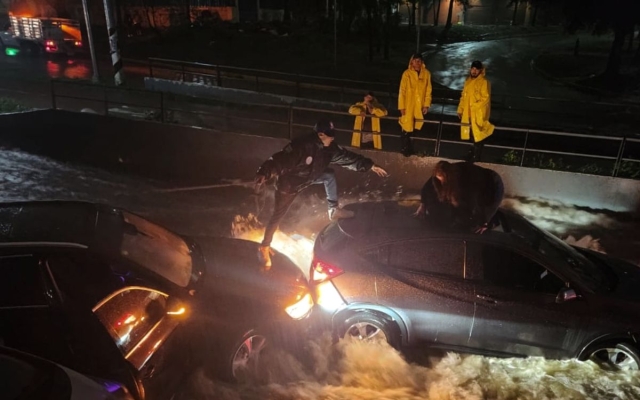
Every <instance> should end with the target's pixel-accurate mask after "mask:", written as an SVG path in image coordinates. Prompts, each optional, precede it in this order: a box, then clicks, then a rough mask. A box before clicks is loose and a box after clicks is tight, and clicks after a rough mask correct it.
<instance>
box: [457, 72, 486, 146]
mask: <svg viewBox="0 0 640 400" xmlns="http://www.w3.org/2000/svg"><path fill="white" fill-rule="evenodd" d="M458 114H461V115H462V120H461V122H462V123H463V124H470V126H469V125H466V126H465V125H463V126H462V127H461V128H460V139H462V140H469V139H470V135H469V133H470V132H469V131H471V133H473V139H474V140H475V141H476V142H480V141H483V140H484V139H486V138H488V137H489V136H491V134H493V130H494V129H495V126H493V125H492V124H491V123H490V122H489V115H490V114H491V84H490V83H489V81H488V80H487V78H486V77H485V69H482V71H481V72H480V75H478V77H477V78H472V77H468V78H467V80H466V81H465V82H464V88H463V89H462V95H461V96H460V104H459V105H458Z"/></svg>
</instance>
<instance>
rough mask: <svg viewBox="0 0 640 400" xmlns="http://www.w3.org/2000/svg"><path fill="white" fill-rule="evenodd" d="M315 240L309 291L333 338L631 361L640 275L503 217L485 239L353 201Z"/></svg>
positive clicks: (635, 358) (639, 361) (619, 363)
mask: <svg viewBox="0 0 640 400" xmlns="http://www.w3.org/2000/svg"><path fill="white" fill-rule="evenodd" d="M347 208H349V209H351V210H352V211H354V212H355V218H353V219H345V220H340V221H337V222H334V223H331V224H329V225H328V226H327V227H325V229H324V230H323V231H322V232H321V233H320V234H319V235H318V238H317V240H316V242H315V248H314V260H313V263H312V265H311V270H310V277H309V280H310V284H311V285H312V286H313V287H314V292H315V297H316V299H317V303H318V305H319V306H320V307H322V308H324V309H325V310H327V312H328V313H329V314H330V316H331V320H332V326H333V328H334V330H335V332H336V333H337V334H338V335H339V336H340V337H350V336H351V337H356V338H360V339H374V338H380V339H382V340H386V341H387V342H389V343H390V344H391V345H393V346H395V347H397V348H403V347H424V348H437V349H444V350H450V351H458V352H464V353H475V354H484V355H491V356H511V357H512V356H542V357H545V358H550V359H565V358H577V359H580V360H586V359H590V360H593V361H595V362H597V363H599V364H600V365H603V366H608V367H612V368H614V369H616V368H617V369H631V370H637V369H638V368H639V365H640V358H639V352H638V343H637V340H638V339H640V291H639V290H638V288H639V287H640V268H638V266H636V265H633V264H630V263H627V262H625V261H621V260H617V259H614V258H612V257H608V256H606V255H604V254H600V253H596V252H593V251H590V250H585V249H581V248H574V247H571V246H569V245H567V244H566V243H564V242H563V241H561V240H559V239H558V238H556V237H554V236H553V235H551V234H549V233H547V232H545V231H543V230H541V229H539V228H537V227H535V226H534V225H532V224H531V223H530V222H528V221H527V220H526V219H524V218H523V217H521V216H519V215H517V214H516V213H514V212H512V211H508V210H504V209H501V210H500V211H499V212H498V215H497V216H498V220H499V226H498V227H496V228H495V229H493V230H491V231H487V232H485V233H484V234H482V235H479V234H474V233H471V232H461V231H454V230H446V229H442V228H440V227H438V226H436V225H434V223H433V222H432V221H430V220H429V219H427V220H419V219H416V218H414V217H413V216H412V214H411V213H412V211H411V210H409V209H408V208H407V207H403V206H401V205H399V204H397V203H395V202H383V203H361V204H353V205H350V206H348V207H347Z"/></svg>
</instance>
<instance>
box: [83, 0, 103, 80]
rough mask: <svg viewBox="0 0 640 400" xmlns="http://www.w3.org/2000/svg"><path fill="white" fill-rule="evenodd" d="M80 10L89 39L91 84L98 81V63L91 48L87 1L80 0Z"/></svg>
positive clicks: (91, 39)
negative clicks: (82, 12)
mask: <svg viewBox="0 0 640 400" xmlns="http://www.w3.org/2000/svg"><path fill="white" fill-rule="evenodd" d="M82 10H83V11H84V23H85V24H86V25H87V39H89V52H90V53H91V67H92V68H93V77H92V78H91V80H92V81H93V83H98V82H99V81H100V75H99V73H98V62H97V61H96V50H95V48H94V47H93V32H92V31H91V16H90V15H89V7H88V6H87V0H82Z"/></svg>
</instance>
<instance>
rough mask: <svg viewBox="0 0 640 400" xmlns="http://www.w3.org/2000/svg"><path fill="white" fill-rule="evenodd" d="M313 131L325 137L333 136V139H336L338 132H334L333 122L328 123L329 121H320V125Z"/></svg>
mask: <svg viewBox="0 0 640 400" xmlns="http://www.w3.org/2000/svg"><path fill="white" fill-rule="evenodd" d="M313 131H314V132H316V133H321V132H322V133H324V134H325V135H327V136H331V137H334V136H335V135H336V131H335V130H334V127H333V122H331V121H327V120H320V121H318V123H317V124H316V125H315V126H314V127H313Z"/></svg>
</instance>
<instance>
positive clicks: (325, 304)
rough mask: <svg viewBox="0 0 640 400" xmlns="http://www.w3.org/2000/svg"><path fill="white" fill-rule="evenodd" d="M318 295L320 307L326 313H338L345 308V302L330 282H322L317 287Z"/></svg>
mask: <svg viewBox="0 0 640 400" xmlns="http://www.w3.org/2000/svg"><path fill="white" fill-rule="evenodd" d="M316 295H317V297H318V298H317V302H318V305H319V306H320V307H321V308H322V309H323V310H326V311H331V312H334V311H337V310H338V309H339V308H341V307H342V306H344V304H345V303H344V300H342V297H341V296H340V293H338V290H337V289H336V287H335V286H333V283H331V282H330V281H327V282H322V283H321V284H319V285H317V286H316Z"/></svg>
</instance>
